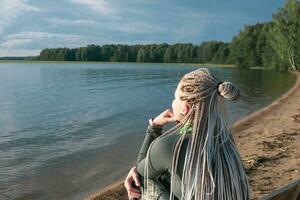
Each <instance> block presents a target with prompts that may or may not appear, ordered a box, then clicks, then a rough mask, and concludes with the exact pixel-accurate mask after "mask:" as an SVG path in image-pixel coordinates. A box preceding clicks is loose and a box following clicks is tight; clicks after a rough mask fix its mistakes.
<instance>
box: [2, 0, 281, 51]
mask: <svg viewBox="0 0 300 200" xmlns="http://www.w3.org/2000/svg"><path fill="white" fill-rule="evenodd" d="M283 4H284V0H255V1H247V0H194V1H192V0H184V1H183V0H182V1H178V0H51V1H45V0H0V57H1V56H26V55H28V56H30V55H38V54H39V52H40V50H41V49H43V48H55V47H70V48H73V47H79V46H86V45H87V44H99V45H103V44H111V43H120V44H136V43H139V44H148V43H162V42H166V43H170V44H173V43H194V44H199V43H201V42H202V41H206V40H222V41H226V42H229V41H231V39H232V37H233V36H234V35H237V34H238V32H239V30H241V29H242V28H243V27H244V25H246V24H247V25H250V24H255V23H257V22H265V21H270V20H271V19H272V13H274V12H275V11H276V10H277V9H278V8H279V7H282V6H283Z"/></svg>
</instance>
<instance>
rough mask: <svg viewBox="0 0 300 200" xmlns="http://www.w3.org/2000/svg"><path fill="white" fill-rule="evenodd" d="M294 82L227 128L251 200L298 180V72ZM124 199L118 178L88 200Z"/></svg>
mask: <svg viewBox="0 0 300 200" xmlns="http://www.w3.org/2000/svg"><path fill="white" fill-rule="evenodd" d="M292 73H294V74H295V75H296V76H297V81H296V84H295V85H294V86H293V88H291V89H290V90H289V91H288V92H287V93H285V94H284V95H283V96H282V97H280V98H279V99H277V100H275V101H274V102H273V103H272V104H270V105H269V106H267V107H265V108H263V109H261V110H259V111H257V112H254V113H252V114H250V115H249V116H247V117H245V118H243V119H242V120H240V121H238V122H236V123H235V124H234V125H233V126H232V128H231V129H230V130H231V132H232V134H233V136H234V139H235V142H236V144H237V146H238V149H239V152H240V154H241V156H242V159H243V162H244V164H245V168H246V172H247V175H248V176H249V180H250V184H251V189H252V195H253V199H255V200H256V199H260V198H261V197H263V196H265V195H266V194H269V193H271V192H272V191H274V190H276V189H278V188H280V187H282V186H284V185H286V184H288V183H290V182H293V181H295V180H298V179H300V172H299V171H300V72H292ZM100 199H101V200H114V199H116V200H117V199H118V200H123V199H124V200H127V199H128V197H127V194H126V190H125V188H124V186H123V182H122V181H120V182H118V183H116V184H114V185H111V186H108V187H107V188H106V189H104V190H102V191H100V192H98V193H95V194H93V195H91V196H90V197H88V198H87V200H100Z"/></svg>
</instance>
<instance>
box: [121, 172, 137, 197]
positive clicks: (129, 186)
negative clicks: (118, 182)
mask: <svg viewBox="0 0 300 200" xmlns="http://www.w3.org/2000/svg"><path fill="white" fill-rule="evenodd" d="M133 184H134V185H136V186H137V187H140V186H141V183H140V180H139V174H138V172H137V169H136V167H133V168H131V170H130V171H129V173H128V175H127V177H126V179H125V181H124V185H125V188H126V190H127V195H128V197H129V199H131V198H140V197H141V192H140V191H139V189H137V188H135V187H133Z"/></svg>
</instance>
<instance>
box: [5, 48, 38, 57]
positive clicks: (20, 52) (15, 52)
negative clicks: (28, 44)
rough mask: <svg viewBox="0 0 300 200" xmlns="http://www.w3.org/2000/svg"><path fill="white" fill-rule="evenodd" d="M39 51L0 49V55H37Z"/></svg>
mask: <svg viewBox="0 0 300 200" xmlns="http://www.w3.org/2000/svg"><path fill="white" fill-rule="evenodd" d="M40 51H41V50H40V49H0V57H5V56H11V57H16V56H37V55H39V54H40Z"/></svg>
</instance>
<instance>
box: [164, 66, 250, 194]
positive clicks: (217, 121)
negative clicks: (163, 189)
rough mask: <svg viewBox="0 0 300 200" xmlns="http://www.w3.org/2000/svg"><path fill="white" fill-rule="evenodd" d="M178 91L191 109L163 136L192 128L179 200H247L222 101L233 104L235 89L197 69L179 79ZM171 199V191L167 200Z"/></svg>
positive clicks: (175, 156) (246, 185)
mask: <svg viewBox="0 0 300 200" xmlns="http://www.w3.org/2000/svg"><path fill="white" fill-rule="evenodd" d="M180 90H181V94H180V98H181V100H183V101H186V102H187V103H188V104H190V105H191V109H190V111H189V113H188V114H187V115H186V116H185V117H184V119H183V120H182V121H181V122H180V123H179V124H177V125H176V126H175V127H173V128H171V129H170V130H168V131H166V132H165V133H164V134H163V135H167V134H176V132H177V131H178V130H179V129H180V128H181V127H183V126H185V125H191V126H192V127H193V128H192V135H191V137H190V140H189V144H188V147H187V152H186V157H185V163H184V169H183V176H182V195H183V198H184V199H185V200H190V199H192V198H194V199H195V200H214V199H218V200H229V199H230V200H246V199H249V198H250V194H249V190H250V187H249V183H248V180H247V177H246V174H245V171H244V168H243V164H242V161H241V159H240V156H239V154H238V152H237V149H236V146H235V144H234V141H233V138H232V136H231V133H230V132H229V131H228V128H227V124H226V120H225V114H226V107H225V104H224V100H231V101H234V100H237V99H238V98H239V97H240V91H239V89H238V87H237V86H235V85H234V84H233V83H231V82H228V81H226V82H221V81H220V80H219V79H218V78H217V77H216V76H215V75H213V74H212V73H211V72H210V71H209V70H208V69H206V68H199V69H197V70H195V71H192V72H190V73H187V74H185V75H184V76H183V77H182V79H181V81H180ZM184 136H185V134H183V135H182V136H181V137H180V139H179V140H178V142H177V143H176V146H175V149H174V152H173V162H172V178H171V184H174V174H176V166H177V161H178V156H179V150H180V147H181V144H182V141H183V138H184ZM171 188H173V187H171ZM172 197H173V194H172V189H171V197H170V199H172Z"/></svg>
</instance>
